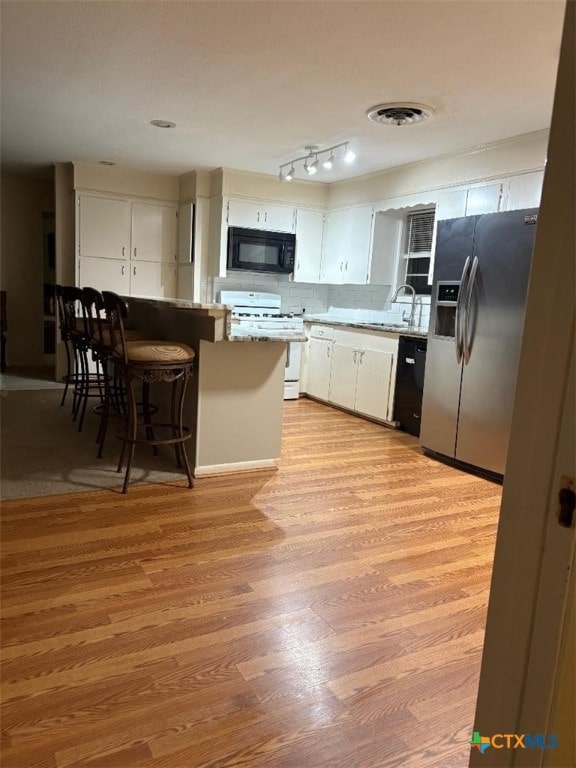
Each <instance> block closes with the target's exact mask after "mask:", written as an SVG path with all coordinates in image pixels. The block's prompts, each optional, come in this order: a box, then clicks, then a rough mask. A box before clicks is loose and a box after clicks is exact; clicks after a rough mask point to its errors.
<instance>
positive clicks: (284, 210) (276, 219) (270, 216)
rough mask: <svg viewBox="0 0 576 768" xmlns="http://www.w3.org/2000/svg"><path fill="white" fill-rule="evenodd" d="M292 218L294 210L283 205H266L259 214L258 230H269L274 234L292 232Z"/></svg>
mask: <svg viewBox="0 0 576 768" xmlns="http://www.w3.org/2000/svg"><path fill="white" fill-rule="evenodd" d="M262 218H263V221H262ZM294 218H295V209H294V208H290V207H288V206H285V205H266V206H264V207H263V208H262V211H261V213H260V229H270V230H272V231H275V232H294Z"/></svg>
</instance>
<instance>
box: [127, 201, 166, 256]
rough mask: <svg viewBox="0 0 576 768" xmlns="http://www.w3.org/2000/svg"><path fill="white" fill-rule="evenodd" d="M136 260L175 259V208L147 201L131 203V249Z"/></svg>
mask: <svg viewBox="0 0 576 768" xmlns="http://www.w3.org/2000/svg"><path fill="white" fill-rule="evenodd" d="M130 258H132V259H138V261H163V262H165V263H170V264H174V262H175V260H176V209H175V208H170V207H168V206H164V205H150V204H148V203H133V204H132V251H131V253H130Z"/></svg>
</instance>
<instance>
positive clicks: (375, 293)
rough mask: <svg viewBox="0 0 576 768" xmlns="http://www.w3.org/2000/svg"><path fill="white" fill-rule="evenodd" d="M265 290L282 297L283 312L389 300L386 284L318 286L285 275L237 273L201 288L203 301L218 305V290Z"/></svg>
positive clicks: (380, 303)
mask: <svg viewBox="0 0 576 768" xmlns="http://www.w3.org/2000/svg"><path fill="white" fill-rule="evenodd" d="M222 290H227V291H267V292H269V293H279V294H280V295H281V296H282V309H283V310H284V311H285V312H295V313H298V314H301V313H302V312H304V311H306V312H325V311H326V310H327V309H328V307H330V306H339V307H357V308H359V309H383V308H384V305H385V304H386V302H387V300H388V298H389V297H390V286H389V285H321V284H319V283H295V282H294V281H293V280H290V278H289V276H288V275H259V274H257V273H254V272H245V273H242V272H240V273H238V275H235V276H234V277H214V278H208V279H207V280H206V282H205V284H204V285H202V297H201V300H202V301H207V302H217V301H218V296H219V293H220V291H222Z"/></svg>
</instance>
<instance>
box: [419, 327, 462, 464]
mask: <svg viewBox="0 0 576 768" xmlns="http://www.w3.org/2000/svg"><path fill="white" fill-rule="evenodd" d="M461 379H462V365H461V364H459V363H457V362H456V360H455V358H454V342H453V341H450V340H448V339H439V338H435V337H434V336H430V337H429V338H428V352H427V355H426V372H425V376H424V395H423V398H422V424H421V427H420V442H421V444H422V445H423V446H424V447H425V448H429V449H430V450H433V451H436V452H437V453H442V454H444V455H445V456H450V457H453V456H454V453H455V450H456V432H457V427H458V401H459V397H460V384H461Z"/></svg>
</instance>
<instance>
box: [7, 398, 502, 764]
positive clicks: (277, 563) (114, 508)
mask: <svg viewBox="0 0 576 768" xmlns="http://www.w3.org/2000/svg"><path fill="white" fill-rule="evenodd" d="M285 413H286V417H285V438H284V450H283V457H282V461H281V467H280V469H279V471H278V472H258V473H250V474H244V475H236V476H228V477H226V476H222V477H218V478H203V479H200V480H198V481H197V484H196V487H195V488H194V489H193V490H192V491H190V490H188V489H187V488H185V487H184V484H182V485H181V486H180V485H170V486H168V485H148V486H135V487H133V488H131V489H130V492H129V493H128V495H127V496H126V497H123V496H121V495H120V494H118V493H115V492H112V491H108V490H104V491H96V492H91V493H78V494H69V495H64V496H48V497H42V498H33V499H22V500H17V501H10V502H6V503H4V505H3V510H2V523H3V539H2V542H3V543H2V558H3V607H4V616H3V635H2V642H3V662H2V681H3V682H2V708H3V709H2V719H1V727H2V750H3V754H2V766H3V768H34V767H36V766H42V768H80V767H81V766H82V767H83V768H200V767H202V768H224V767H225V766H246V767H249V768H313V767H316V766H321V767H322V768H376V767H378V768H392V767H394V768H465V766H467V765H468V759H469V755H470V746H469V745H468V743H467V742H468V740H469V739H470V738H471V732H472V725H473V718H474V707H475V697H476V691H477V685H478V675H479V667H480V656H481V649H482V642H483V634H484V622H485V613H486V604H487V595H488V587H489V580H490V574H491V566H492V557H493V549H494V541H495V532H496V524H497V518H498V509H499V504H500V488H499V486H498V485H495V484H493V483H490V482H488V481H484V480H481V479H478V478H476V477H474V476H472V475H468V474H465V473H462V472H460V471H457V470H454V469H452V468H449V467H446V466H444V465H442V464H440V463H437V462H434V461H432V460H429V459H427V458H426V457H424V456H423V455H422V454H421V453H420V450H419V448H418V443H417V440H416V439H415V438H412V437H411V436H409V435H406V434H403V433H400V432H395V431H393V430H389V429H386V428H384V427H381V426H378V425H376V424H372V423H370V422H367V421H363V420H361V419H357V418H355V417H353V416H350V415H348V414H345V413H341V412H339V411H337V410H333V409H330V408H326V407H324V406H322V405H320V404H318V403H314V402H312V401H307V400H300V401H297V402H289V403H287V404H286V409H285ZM87 439H89V438H88V437H87ZM224 439H225V438H224Z"/></svg>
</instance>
